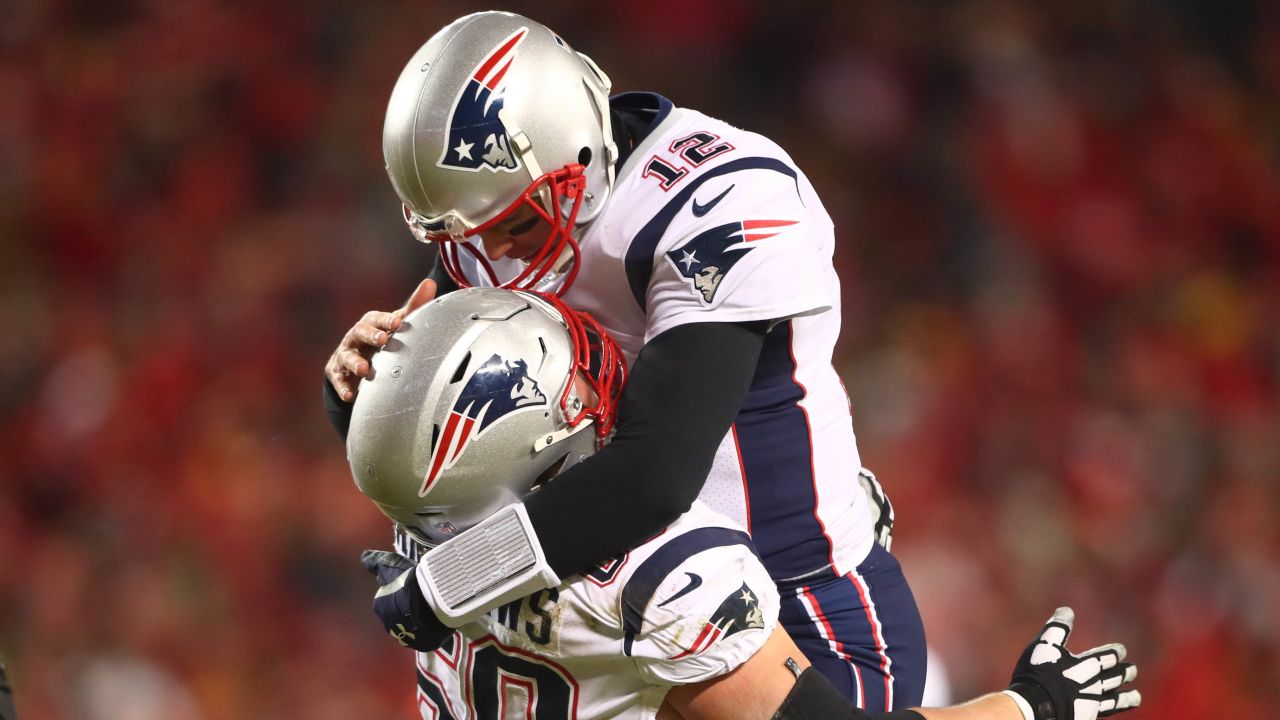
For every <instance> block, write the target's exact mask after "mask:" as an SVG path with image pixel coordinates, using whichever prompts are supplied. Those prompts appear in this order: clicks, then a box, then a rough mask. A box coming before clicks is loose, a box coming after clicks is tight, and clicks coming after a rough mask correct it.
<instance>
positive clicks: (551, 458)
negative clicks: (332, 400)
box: [347, 288, 626, 545]
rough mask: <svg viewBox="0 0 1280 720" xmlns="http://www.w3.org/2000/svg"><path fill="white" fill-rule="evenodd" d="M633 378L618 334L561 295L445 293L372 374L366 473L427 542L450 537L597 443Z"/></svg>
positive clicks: (370, 488)
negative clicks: (615, 337)
mask: <svg viewBox="0 0 1280 720" xmlns="http://www.w3.org/2000/svg"><path fill="white" fill-rule="evenodd" d="M625 377H626V370H625V366H624V365H623V361H622V354H621V352H619V351H618V348H617V345H616V344H614V342H613V340H612V338H610V337H609V336H608V335H607V334H606V333H605V332H604V331H603V329H601V328H600V326H599V325H598V324H597V323H596V322H595V320H594V319H592V318H591V316H590V315H587V314H585V313H578V312H575V311H573V310H570V309H569V308H567V307H566V306H564V304H563V303H561V302H560V301H559V300H558V299H556V298H555V297H553V296H541V295H537V294H534V293H523V292H511V291H508V290H501V289H493V288H486V289H482V288H471V289H465V290H458V291H456V292H453V293H450V294H448V295H445V296H443V297H441V298H439V299H438V300H435V301H434V302H431V303H428V304H427V305H425V306H423V307H421V308H419V309H418V310H416V311H414V312H413V313H411V314H410V315H409V316H408V317H407V318H405V320H404V322H403V324H402V325H401V327H400V329H399V330H397V331H396V333H395V334H394V335H393V336H392V338H391V340H390V341H389V342H388V343H387V345H386V346H385V347H384V348H383V349H382V350H380V351H379V352H377V353H375V354H374V356H373V360H372V372H371V373H370V374H369V377H367V378H366V379H364V380H362V381H361V382H360V391H359V393H358V394H357V396H356V402H355V407H354V409H353V411H352V415H351V427H350V429H349V431H348V433H347V460H348V461H349V462H350V464H351V471H352V474H353V475H354V477H355V482H356V486H357V487H359V488H360V491H361V492H362V493H364V494H365V495H367V496H368V497H369V498H370V499H371V500H373V501H374V503H375V504H377V506H378V507H379V508H380V509H381V510H382V512H383V513H385V514H386V515H387V516H388V517H390V518H391V519H392V520H394V521H395V522H396V523H397V524H398V525H399V526H400V527H401V528H403V529H404V530H405V531H406V532H408V533H409V534H410V535H412V536H413V537H414V538H415V539H416V540H417V541H419V542H422V543H425V544H428V545H432V544H438V543H440V542H443V541H444V540H446V539H448V538H449V537H450V536H452V535H454V534H456V533H458V532H461V531H463V530H466V529H467V528H469V527H471V526H472V525H474V524H476V523H477V522H479V521H481V520H483V519H484V518H486V517H488V516H489V515H490V514H491V513H493V512H495V511H496V510H498V509H499V508H502V507H504V506H506V505H509V504H511V503H513V502H518V501H519V500H520V499H521V498H522V497H524V495H525V494H527V493H528V492H529V491H530V489H532V488H533V487H534V486H535V484H536V483H538V482H539V481H541V480H543V479H546V478H549V477H550V476H553V475H555V474H556V473H558V472H560V471H561V470H563V469H565V468H567V467H569V466H571V465H573V464H574V463H577V462H578V461H579V460H581V459H582V458H584V457H586V456H588V455H590V454H592V453H593V452H594V451H595V449H596V447H597V443H598V442H603V439H604V437H605V435H606V434H607V433H608V432H609V430H610V428H611V427H612V424H613V414H614V407H615V405H614V403H615V402H616V400H617V397H618V395H619V393H620V392H621V388H622V385H623V383H624V382H625ZM590 429H594V432H592V431H591V430H590Z"/></svg>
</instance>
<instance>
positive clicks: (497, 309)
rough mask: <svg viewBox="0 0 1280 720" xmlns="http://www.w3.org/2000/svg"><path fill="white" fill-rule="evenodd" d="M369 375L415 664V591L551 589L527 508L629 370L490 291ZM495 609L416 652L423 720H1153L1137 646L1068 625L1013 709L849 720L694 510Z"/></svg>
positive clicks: (733, 531)
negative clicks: (1137, 709)
mask: <svg viewBox="0 0 1280 720" xmlns="http://www.w3.org/2000/svg"><path fill="white" fill-rule="evenodd" d="M373 366H374V368H373V372H372V373H370V374H369V376H368V378H367V379H366V380H365V381H364V382H363V383H362V385H361V392H360V397H359V401H358V402H357V404H356V406H355V410H354V415H353V418H352V424H351V428H350V432H349V434H348V456H349V460H350V463H351V468H352V473H353V475H354V477H355V479H356V484H357V485H358V486H359V488H360V490H361V491H362V492H364V493H365V494H366V495H367V496H368V497H370V498H371V499H372V500H373V501H374V502H375V503H376V504H377V505H378V507H379V508H380V509H382V511H383V512H384V513H386V514H387V515H388V516H389V517H390V518H391V519H392V520H394V521H395V523H396V525H397V527H398V528H400V529H401V533H400V534H399V536H398V543H397V545H398V552H385V551H383V552H376V551H366V553H365V555H364V557H363V560H364V562H365V564H366V566H367V567H368V568H369V569H370V570H371V571H372V572H374V573H375V574H376V575H378V577H379V580H380V582H381V583H382V587H381V588H380V589H379V591H378V593H377V595H376V598H375V609H376V610H377V612H378V614H379V615H380V616H382V617H383V618H384V619H385V620H386V622H387V624H388V626H389V627H390V629H391V631H392V634H393V635H395V636H396V637H397V638H398V639H400V640H401V641H402V642H405V643H406V644H409V643H411V642H412V641H413V639H414V638H413V637H412V636H413V634H414V631H413V630H412V629H411V628H412V626H413V624H414V620H413V616H414V610H413V606H414V605H415V604H417V605H420V604H422V603H423V602H425V600H424V596H423V594H422V593H421V592H419V583H421V586H422V587H428V588H430V589H431V592H432V593H433V594H439V595H440V596H442V597H444V598H447V599H448V600H449V602H451V603H455V604H456V605H457V606H459V607H466V606H467V605H468V604H469V603H471V602H472V601H473V600H474V596H472V595H470V594H469V593H470V592H471V591H472V588H473V587H474V585H475V584H476V582H478V583H479V584H480V585H481V586H483V585H484V584H485V583H488V582H493V581H495V580H496V581H499V582H501V580H502V579H503V578H504V577H505V576H506V574H507V573H511V574H515V575H517V576H520V575H523V574H528V573H537V572H538V571H539V570H538V568H539V561H538V559H537V558H535V557H523V558H512V557H511V556H509V555H508V554H506V553H505V551H504V550H503V546H505V545H507V544H510V543H512V538H513V537H518V536H519V535H521V534H522V533H524V532H526V526H525V525H524V524H523V521H522V519H521V516H522V514H523V513H524V512H526V511H525V510H524V507H525V506H524V505H522V504H520V501H521V500H522V499H525V498H526V496H528V497H533V496H536V495H537V494H538V493H541V492H545V491H546V490H547V489H549V488H551V487H554V486H555V484H556V483H557V482H559V480H558V479H554V476H555V475H556V474H557V473H561V472H565V471H567V469H569V468H571V467H573V466H574V465H576V464H578V463H580V462H583V461H585V459H586V458H588V457H590V456H591V455H592V454H593V453H594V451H595V450H596V447H597V445H598V444H601V443H603V442H604V441H605V440H606V439H607V436H608V433H609V428H610V426H611V424H612V418H613V412H614V410H613V401H614V400H615V399H616V397H617V395H618V393H619V390H620V388H621V386H622V384H623V382H624V377H625V370H624V366H623V364H622V361H621V358H620V357H619V353H618V351H617V348H616V346H615V345H614V343H613V341H612V340H611V339H610V338H609V337H608V335H607V334H606V333H604V332H603V331H601V330H600V328H599V326H598V325H597V324H596V323H595V322H594V320H593V319H592V318H590V317H589V316H586V315H579V314H578V313H575V312H574V311H571V310H569V309H568V308H567V307H565V306H564V305H563V304H562V303H561V302H559V301H558V300H556V299H555V298H554V297H542V296H537V295H533V294H526V293H514V292H507V291H504V290H493V289H471V290H463V291H460V292H457V293H453V294H451V295H449V296H446V297H444V298H442V299H440V300H437V301H436V302H433V303H431V304H429V305H427V306H426V307H423V308H421V309H420V310H418V311H416V312H414V313H412V314H411V315H409V316H408V317H407V318H406V319H405V321H404V323H403V324H402V325H401V327H400V330H399V332H397V334H396V338H395V341H394V342H393V343H391V344H389V345H388V346H387V348H386V349H385V350H383V351H382V352H380V353H378V354H377V355H376V356H375V357H374V358H373ZM455 536H456V537H458V538H468V537H472V536H478V537H479V538H480V542H482V543H484V544H486V545H487V546H489V547H490V548H491V551H492V554H493V557H494V558H495V559H498V558H501V559H503V560H505V561H506V562H508V563H509V565H508V566H507V567H506V568H495V567H493V565H491V564H481V565H472V564H471V562H472V561H471V559H470V558H468V557H466V556H464V555H461V554H459V553H456V552H454V551H453V546H454V544H455V543H456V540H454V541H449V539H450V538H454V537H455ZM515 544H520V543H519V542H516V543H515ZM532 547H536V544H535V545H532ZM415 561H416V562H415ZM549 582H550V581H549ZM500 602H502V603H503V604H501V605H500V606H499V607H498V608H497V609H495V610H493V611H490V612H488V613H482V614H480V615H478V616H475V617H474V619H472V620H471V621H470V622H468V623H466V624H464V625H462V626H461V627H459V628H458V629H457V631H456V632H453V633H451V634H449V635H448V636H447V637H445V638H444V641H443V643H442V644H440V646H439V647H438V648H436V649H434V650H431V651H421V652H418V653H417V670H418V704H419V709H420V712H421V714H422V717H423V718H430V719H435V718H463V717H474V718H494V717H511V716H513V715H514V716H521V717H535V716H536V717H538V718H546V719H552V718H557V719H558V718H564V719H566V720H567V719H568V718H574V717H584V718H585V717H610V718H653V717H664V718H734V719H735V720H737V719H742V720H753V719H755V718H760V719H761V720H763V719H765V718H844V717H850V716H852V717H857V718H865V717H877V718H885V719H886V720H887V719H890V718H896V719H900V720H906V719H907V718H914V719H916V720H918V719H919V718H920V717H926V718H940V719H943V720H948V719H949V720H962V719H966V718H975V719H976V718H985V719H988V720H1006V719H1007V720H1047V718H1050V717H1054V718H1059V719H1061V720H1068V719H1069V718H1073V717H1074V718H1078V719H1080V720H1092V718H1093V717H1095V716H1096V715H1097V714H1098V712H1099V711H1102V712H1106V713H1109V712H1118V711H1120V710H1123V709H1126V708H1128V707H1131V706H1133V705H1136V704H1137V703H1138V701H1139V698H1138V696H1137V691H1132V690H1128V689H1127V688H1124V683H1125V682H1127V681H1128V680H1131V679H1132V678H1133V677H1134V675H1135V674H1136V670H1134V669H1133V668H1132V666H1130V665H1127V664H1125V663H1123V662H1122V661H1123V658H1124V649H1123V647H1122V646H1118V645H1112V646H1105V647H1102V648H1098V649H1097V650H1093V651H1090V652H1088V653H1085V654H1083V655H1081V656H1078V657H1077V656H1073V655H1070V654H1069V653H1067V652H1066V650H1065V648H1064V647H1063V643H1064V642H1065V640H1066V636H1067V633H1068V632H1069V631H1070V628H1071V623H1072V618H1071V616H1070V614H1069V611H1067V610H1065V609H1063V610H1060V611H1059V613H1058V614H1055V616H1054V618H1053V619H1052V620H1051V622H1050V625H1049V626H1047V627H1046V629H1045V630H1044V632H1043V634H1042V636H1041V638H1040V639H1039V640H1037V642H1036V643H1033V645H1032V647H1031V648H1029V649H1028V651H1027V653H1025V654H1024V657H1023V658H1022V660H1020V662H1019V665H1018V670H1017V671H1016V672H1015V675H1014V681H1013V686H1012V687H1011V688H1010V690H1008V691H1006V692H1005V693H1004V694H995V695H989V696H985V697H983V698H980V699H978V700H976V701H974V702H972V703H969V704H966V705H964V706H960V707H955V708H946V709H940V710H919V711H908V710H900V711H895V712H889V713H878V714H875V715H870V716H869V715H867V714H866V713H863V712H862V711H855V710H854V709H853V706H852V705H851V704H850V703H849V701H848V700H847V699H846V698H845V697H844V696H843V695H842V694H840V693H839V692H838V691H836V689H835V688H834V687H833V686H832V685H831V684H830V682H829V681H827V679H826V678H825V677H824V676H823V675H822V674H820V673H818V672H816V671H815V670H813V669H812V668H811V667H810V666H809V663H808V661H807V660H806V659H805V657H804V655H803V654H802V653H801V652H800V651H799V649H798V648H797V647H796V646H795V644H794V643H793V642H792V640H791V638H790V637H788V636H787V634H786V632H785V631H783V630H782V629H781V628H780V626H779V625H778V614H779V595H778V593H777V591H776V589H775V587H774V585H773V582H772V581H771V580H770V578H769V574H768V572H767V571H766V569H765V568H764V566H763V564H762V563H761V561H760V559H759V557H758V556H757V555H756V553H755V549H754V547H753V546H752V544H751V541H750V539H749V538H748V536H747V534H746V533H745V532H744V531H743V529H742V528H741V527H740V526H738V525H737V524H735V523H733V522H732V521H730V520H728V519H727V518H724V517H722V516H719V515H717V514H716V513H714V512H712V511H711V510H709V509H708V508H707V507H706V506H705V505H703V504H702V503H700V502H694V503H693V505H692V507H691V508H690V510H689V511H688V512H686V513H685V514H683V515H681V516H680V517H679V518H677V519H676V520H675V522H673V523H672V524H671V525H669V526H667V527H666V528H665V529H663V530H662V531H661V532H660V533H658V534H657V535H656V536H655V537H653V538H650V539H649V540H646V541H645V542H643V543H641V544H640V545H639V546H638V547H636V548H635V549H633V550H631V551H630V552H627V553H624V554H621V555H619V556H618V557H615V558H613V559H611V560H609V561H608V562H606V563H603V564H601V565H600V566H598V567H595V568H592V569H591V570H590V571H588V572H585V573H582V574H581V575H576V576H572V577H568V578H566V579H564V580H563V581H559V580H556V581H555V584H554V585H553V586H551V587H548V588H545V589H540V590H537V591H535V592H533V593H532V594H530V595H527V596H524V597H507V596H504V597H502V598H501V599H500ZM851 714H852V715H851Z"/></svg>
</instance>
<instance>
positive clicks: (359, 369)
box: [324, 279, 436, 402]
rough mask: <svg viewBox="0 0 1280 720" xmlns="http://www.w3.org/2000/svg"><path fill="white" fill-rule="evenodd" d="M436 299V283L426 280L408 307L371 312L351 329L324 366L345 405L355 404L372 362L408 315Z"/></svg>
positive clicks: (414, 294)
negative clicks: (362, 380)
mask: <svg viewBox="0 0 1280 720" xmlns="http://www.w3.org/2000/svg"><path fill="white" fill-rule="evenodd" d="M435 296H436V281H435V280H431V279H427V280H423V281H422V282H420V283H418V287H417V289H415V290H414V291H413V294H412V295H410V296H409V299H408V300H407V301H406V302H405V304H404V305H401V306H400V307H399V308H397V309H396V310H392V311H391V312H379V311H377V310H370V311H369V312H367V313H365V314H364V317H362V318H360V320H359V321H357V322H356V324H355V325H352V326H351V329H350V330H348V331H347V334H346V335H344V336H342V342H340V343H338V349H336V350H334V351H333V354H332V355H330V356H329V362H327V363H325V366H324V374H325V376H326V377H328V378H329V383H330V384H331V385H333V389H334V390H336V391H338V397H340V398H342V399H343V401H345V402H354V401H355V399H356V390H357V388H359V386H360V378H363V377H367V376H368V375H369V369H370V367H372V366H371V365H370V364H369V358H371V357H373V354H374V353H375V352H377V351H378V350H379V349H381V348H382V347H384V346H385V345H386V344H387V341H388V340H390V339H391V333H393V332H395V331H396V330H398V329H400V323H401V322H402V321H403V320H404V318H405V316H406V315H408V314H409V313H411V312H413V311H414V310H417V309H418V308H420V307H422V306H423V305H426V304H427V303H429V302H431V301H432V300H433V299H435Z"/></svg>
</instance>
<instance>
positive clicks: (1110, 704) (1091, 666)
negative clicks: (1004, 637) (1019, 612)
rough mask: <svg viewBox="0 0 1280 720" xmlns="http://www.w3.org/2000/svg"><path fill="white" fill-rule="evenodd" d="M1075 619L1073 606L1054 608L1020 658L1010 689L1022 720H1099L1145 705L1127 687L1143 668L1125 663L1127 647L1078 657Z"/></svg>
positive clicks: (1098, 649)
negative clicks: (1071, 641)
mask: <svg viewBox="0 0 1280 720" xmlns="http://www.w3.org/2000/svg"><path fill="white" fill-rule="evenodd" d="M1075 619H1076V615H1075V613H1074V612H1073V611H1072V610H1071V608H1069V607H1060V608H1058V609H1057V610H1055V611H1054V613H1053V617H1051V618H1049V622H1048V623H1046V624H1045V626H1044V630H1042V631H1041V632H1040V636H1039V637H1038V638H1036V639H1035V641H1034V642H1032V643H1031V644H1030V645H1028V646H1027V649H1026V650H1024V651H1023V652H1022V657H1020V658H1018V664H1017V666H1016V667H1014V669H1013V680H1012V681H1011V682H1010V684H1009V689H1008V690H1006V691H1005V693H1006V694H1008V695H1009V696H1010V697H1011V698H1013V701H1014V702H1015V703H1017V704H1018V708H1019V709H1021V710H1022V716H1023V720H1095V718H1098V717H1103V716H1107V715H1113V714H1115V713H1118V712H1123V711H1125V710H1128V709H1130V708H1135V707H1137V706H1138V705H1139V704H1141V702H1142V695H1141V694H1140V693H1139V692H1138V691H1137V690H1134V689H1132V688H1131V687H1129V686H1128V685H1126V684H1127V683H1129V682H1132V681H1133V679H1134V678H1136V677H1137V676H1138V668H1137V666H1135V665H1133V664H1131V663H1126V662H1122V661H1123V660H1124V655H1125V650H1124V645H1121V644H1120V643H1112V644H1110V645H1103V646H1101V647H1096V648H1094V649H1092V650H1087V651H1085V652H1083V653H1080V654H1079V655H1075V654H1072V653H1071V652H1069V651H1068V650H1067V648H1066V643H1067V638H1068V637H1069V636H1070V635H1071V626H1072V625H1073V624H1074V623H1075ZM1126 688H1127V689H1126Z"/></svg>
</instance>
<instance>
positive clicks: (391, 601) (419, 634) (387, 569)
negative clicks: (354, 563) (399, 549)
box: [360, 550, 453, 652]
mask: <svg viewBox="0 0 1280 720" xmlns="http://www.w3.org/2000/svg"><path fill="white" fill-rule="evenodd" d="M360 562H361V563H362V564H364V568H365V570H368V571H369V572H371V573H373V575H374V576H375V577H377V578H378V585H379V586H380V587H379V588H378V592H377V593H376V594H374V596H373V612H374V614H375V615H377V616H378V619H379V620H381V621H382V627H384V628H386V630H387V632H388V633H390V635H391V637H393V638H395V639H396V641H397V642H399V643H400V644H401V645H403V646H405V647H409V648H413V649H414V650H421V651H422V652H430V651H432V650H435V649H436V648H438V647H440V646H441V645H443V644H444V641H445V640H447V639H448V638H449V636H450V635H452V634H453V628H450V627H446V626H445V624H444V623H442V622H440V619H439V618H437V617H436V614H435V611H433V610H432V609H431V606H430V605H428V604H427V601H426V599H425V598H424V597H423V595H422V590H421V589H420V588H419V587H418V578H417V577H416V575H415V573H414V570H415V569H416V566H415V565H414V563H413V561H412V560H410V559H408V558H406V557H404V556H403V555H400V554H399V553H395V552H390V551H387V550H365V551H364V552H363V553H361V554H360Z"/></svg>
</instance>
